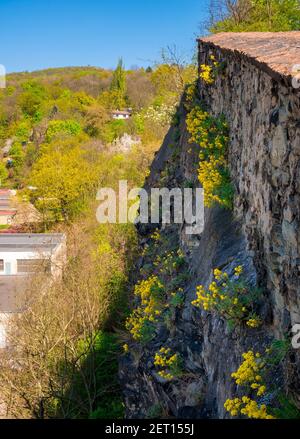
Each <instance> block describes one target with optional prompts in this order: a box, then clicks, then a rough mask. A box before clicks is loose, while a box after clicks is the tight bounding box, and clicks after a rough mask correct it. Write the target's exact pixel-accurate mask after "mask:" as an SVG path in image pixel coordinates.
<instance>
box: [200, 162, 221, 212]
mask: <svg viewBox="0 0 300 439" xmlns="http://www.w3.org/2000/svg"><path fill="white" fill-rule="evenodd" d="M223 166H225V160H224V158H223V157H221V158H215V157H214V156H211V157H210V158H209V159H208V160H206V161H202V162H200V164H199V171H198V178H199V181H200V183H201V184H202V187H203V189H204V204H205V206H207V207H210V206H212V205H213V203H214V202H217V203H219V204H223V200H222V198H221V197H220V196H219V195H216V194H215V192H216V191H215V189H216V188H219V187H220V186H221V185H222V180H223V176H222V171H221V170H222V167H223Z"/></svg>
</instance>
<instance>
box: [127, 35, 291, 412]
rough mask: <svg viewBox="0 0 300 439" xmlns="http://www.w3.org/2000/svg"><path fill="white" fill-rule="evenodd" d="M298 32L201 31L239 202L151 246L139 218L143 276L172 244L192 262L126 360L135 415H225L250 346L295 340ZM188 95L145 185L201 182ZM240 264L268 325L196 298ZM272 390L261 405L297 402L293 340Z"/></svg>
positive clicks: (208, 91) (165, 232)
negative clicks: (175, 298) (171, 370)
mask: <svg viewBox="0 0 300 439" xmlns="http://www.w3.org/2000/svg"><path fill="white" fill-rule="evenodd" d="M296 34H297V35H296ZM299 36H300V35H299V33H298V32H295V33H284V34H283V33H279V34H255V35H253V34H238V36H237V35H235V34H226V35H224V34H221V35H217V36H215V37H211V38H207V39H202V40H199V66H200V67H199V72H201V66H203V65H209V63H210V62H211V61H210V60H214V62H216V63H217V64H218V66H221V68H218V71H217V72H216V73H215V76H214V80H213V81H205V78H204V79H203V78H202V79H201V78H200V79H199V81H198V83H197V92H196V93H197V99H198V100H199V102H201V103H202V104H203V105H204V106H205V108H206V111H208V112H209V113H210V114H211V115H213V116H219V115H221V114H223V115H224V116H225V119H226V121H227V123H228V126H229V133H230V134H229V136H230V142H229V148H228V152H227V157H226V159H227V161H228V167H229V170H230V175H231V181H232V184H233V187H234V203H233V204H234V207H233V209H232V210H230V209H224V208H222V207H221V206H218V205H216V206H214V207H211V208H207V209H206V211H205V228H204V231H203V233H201V234H200V235H187V234H186V230H185V229H186V227H185V225H184V224H183V225H177V224H171V225H167V226H163V227H162V226H161V225H158V228H159V233H160V238H159V239H160V242H161V244H158V245H157V243H156V245H155V243H154V245H152V242H153V231H154V229H155V227H154V226H149V225H147V226H146V225H140V226H139V227H138V230H139V236H140V246H141V254H142V256H141V257H140V260H139V264H138V269H137V272H136V273H135V275H134V277H135V279H136V281H137V282H138V281H139V280H140V279H143V278H145V276H146V275H147V273H148V275H149V274H151V275H155V274H157V269H156V268H155V267H156V266H158V263H156V261H157V258H158V260H159V257H161V256H162V254H163V252H164V251H165V252H166V253H168V252H172V251H174V249H180V251H183V253H184V256H185V262H184V265H182V264H181V265H180V266H176V264H175V265H174V267H175V268H174V267H173V268H174V269H173V272H172V273H171V274H169V275H168V276H169V277H168V276H167V277H165V282H166V283H170V282H172V281H173V280H174V279H176V280H177V279H179V281H178V282H179V284H180V291H181V289H182V300H181V301H179V303H177V304H176V305H177V306H175V307H172V309H171V312H169V314H168V319H166V318H161V319H158V320H157V324H156V326H155V332H154V334H153V336H152V337H150V338H149V339H148V340H147V342H146V343H145V342H144V343H140V342H138V341H137V340H135V341H134V340H133V341H131V342H130V343H129V352H128V353H126V355H124V356H123V357H122V360H121V362H120V380H121V383H122V385H123V390H124V398H125V403H126V409H127V416H128V417H129V418H144V417H160V416H173V417H174V416H175V417H181V418H224V417H228V416H229V414H228V413H227V412H226V410H225V409H224V403H225V401H226V400H227V399H228V398H234V397H235V396H241V395H242V394H243V391H242V389H240V388H239V387H237V385H236V383H235V381H234V380H233V379H232V377H231V374H232V373H233V372H234V371H236V370H237V369H238V368H239V366H240V364H241V361H242V360H241V359H242V354H243V353H244V352H248V351H249V350H252V351H254V352H265V349H267V348H268V347H269V346H271V345H272V342H273V343H274V340H279V341H284V342H285V343H287V344H289V343H290V342H291V330H292V326H293V325H294V324H296V323H300V277H299V271H300V242H299V240H300V233H299V221H300V198H299V195H300V184H299V182H300V160H299V159H300V100H299V96H300V95H299V90H298V89H295V88H293V86H292V82H291V81H292V78H291V76H290V67H291V65H292V64H295V63H296V61H297V59H296V55H297V56H299V58H298V59H300V49H299V46H298V49H297V47H296V40H297V38H299ZM286 47H290V48H292V50H290V51H289V52H287V50H286ZM287 53H289V56H291V53H292V55H293V56H292V59H291V58H287ZM284 54H285V55H284ZM211 70H212V71H213V68H212V69H211ZM200 76H201V75H200ZM186 100H187V96H186V95H185V96H184V97H183V99H182V102H181V105H180V107H179V110H178V114H177V117H176V120H175V122H174V124H173V126H172V127H171V129H170V131H169V133H168V135H167V136H166V139H165V141H164V143H163V145H162V147H161V149H160V150H159V152H158V153H157V155H156V157H155V160H154V162H153V164H152V167H151V173H150V176H149V178H148V180H147V182H146V186H145V187H146V189H147V190H148V191H149V190H150V188H151V187H162V186H164V187H169V188H172V187H181V188H184V187H197V186H199V181H198V178H197V174H198V166H199V145H197V144H191V143H190V141H189V139H190V134H189V132H188V131H187V126H186V117H187V106H186ZM151 246H152V247H151ZM149 248H150V249H151V251H149ZM147 249H148V251H147ZM237 266H242V267H243V269H244V274H243V276H244V278H245V281H246V282H247V285H249V286H252V287H253V288H256V287H258V288H259V289H260V291H261V296H260V298H259V299H258V300H257V301H256V303H255V304H254V308H255V312H256V313H257V315H259V316H260V320H261V324H260V325H259V326H258V327H255V328H249V327H247V326H246V325H238V326H234V328H232V327H230V326H229V325H228V323H227V322H226V319H224V316H222V315H220V314H219V313H217V312H209V311H205V310H203V309H199V308H196V307H195V306H193V305H192V301H193V300H194V299H195V295H196V287H197V285H200V284H201V285H203V286H204V287H205V288H207V287H208V286H209V285H210V284H211V282H212V280H213V271H214V269H216V268H217V269H219V270H221V271H222V272H226V273H227V274H228V276H229V279H231V280H234V276H235V267H237ZM151 267H152V268H151ZM151 271H152V272H151ZM135 300H136V299H135ZM166 306H167V307H168V306H169V305H166ZM169 311H170V308H169ZM162 346H167V347H168V349H170V351H171V352H176V353H177V355H178V356H180V359H181V365H180V368H181V373H180V374H178V376H177V377H174V379H172V380H171V379H164V377H162V376H161V375H159V374H158V373H157V368H156V367H155V362H154V358H155V354H156V353H157V352H159V350H160V348H161V347H162ZM267 387H268V390H267V391H266V392H265V394H264V396H263V397H262V398H261V401H259V402H260V403H263V402H264V403H266V404H268V405H271V406H272V405H273V406H275V407H276V405H278V397H279V394H280V395H282V394H283V395H285V396H286V397H287V398H289V401H290V398H292V400H293V403H295V405H296V406H298V408H299V407H300V355H299V351H297V350H295V349H292V348H288V349H286V351H285V355H282V357H281V358H280V361H278V362H277V363H276V365H274V368H273V371H272V373H271V377H269V382H268V383H267Z"/></svg>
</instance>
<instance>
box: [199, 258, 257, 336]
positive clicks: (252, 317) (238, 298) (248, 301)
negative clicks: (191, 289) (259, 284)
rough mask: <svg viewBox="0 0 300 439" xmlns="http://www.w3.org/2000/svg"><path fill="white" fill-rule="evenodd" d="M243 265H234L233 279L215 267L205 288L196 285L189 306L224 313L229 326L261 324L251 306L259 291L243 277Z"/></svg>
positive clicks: (222, 314) (251, 326)
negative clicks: (212, 277) (210, 280)
mask: <svg viewBox="0 0 300 439" xmlns="http://www.w3.org/2000/svg"><path fill="white" fill-rule="evenodd" d="M242 274H243V267H242V266H237V267H235V270H234V277H233V279H229V275H228V273H226V272H223V271H221V270H219V269H215V270H214V280H213V281H212V282H211V284H210V285H209V287H208V288H205V287H204V286H203V285H199V286H198V287H197V291H196V296H197V297H196V299H195V300H194V301H193V302H192V305H194V306H196V307H198V308H201V309H203V310H204V311H215V312H217V313H218V314H220V315H221V316H223V317H224V318H225V319H226V320H227V321H228V324H229V327H230V328H232V327H234V326H236V325H239V324H241V323H245V324H246V325H247V326H248V327H250V328H256V327H258V326H260V324H261V320H260V318H259V317H258V316H257V315H256V314H255V312H254V310H253V308H254V304H255V302H256V300H257V299H258V298H259V296H260V294H261V292H260V290H258V289H256V288H253V287H252V286H250V285H249V284H248V283H247V282H246V280H245V279H244V278H243V276H242Z"/></svg>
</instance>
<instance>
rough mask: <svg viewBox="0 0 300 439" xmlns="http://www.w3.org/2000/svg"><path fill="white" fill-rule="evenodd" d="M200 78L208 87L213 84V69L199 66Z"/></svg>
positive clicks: (205, 65)
mask: <svg viewBox="0 0 300 439" xmlns="http://www.w3.org/2000/svg"><path fill="white" fill-rule="evenodd" d="M199 76H200V78H201V79H202V80H203V81H204V82H205V83H206V84H208V85H211V84H213V83H214V77H213V68H212V67H211V66H209V65H207V64H201V65H200V75H199Z"/></svg>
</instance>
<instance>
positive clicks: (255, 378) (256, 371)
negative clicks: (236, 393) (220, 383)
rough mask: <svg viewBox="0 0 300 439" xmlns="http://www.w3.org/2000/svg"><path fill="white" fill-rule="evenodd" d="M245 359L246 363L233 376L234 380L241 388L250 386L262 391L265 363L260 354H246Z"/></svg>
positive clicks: (251, 352)
mask: <svg viewBox="0 0 300 439" xmlns="http://www.w3.org/2000/svg"><path fill="white" fill-rule="evenodd" d="M243 359H244V361H243V363H242V364H241V365H240V367H239V369H238V370H237V371H236V372H234V373H233V374H232V375H231V376H232V378H234V379H235V382H236V384H238V385H239V386H240V385H245V384H250V385H251V388H252V389H257V388H259V389H260V390H262V389H261V388H262V387H263V386H261V385H260V383H261V381H262V377H261V375H260V371H261V369H262V368H263V367H264V362H263V361H262V360H261V356H260V354H259V353H257V354H254V352H253V351H249V352H245V353H244V354H243ZM263 393H264V392H263ZM261 394H262V393H261Z"/></svg>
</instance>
